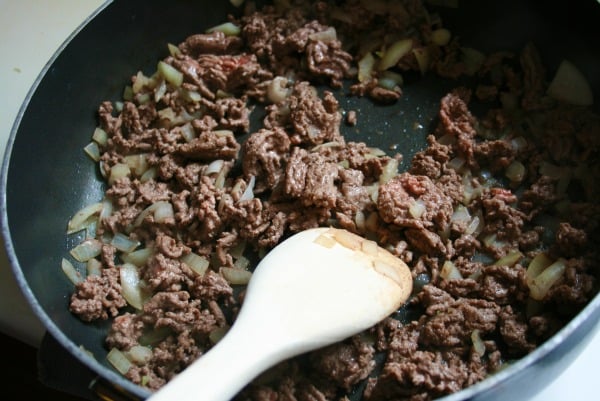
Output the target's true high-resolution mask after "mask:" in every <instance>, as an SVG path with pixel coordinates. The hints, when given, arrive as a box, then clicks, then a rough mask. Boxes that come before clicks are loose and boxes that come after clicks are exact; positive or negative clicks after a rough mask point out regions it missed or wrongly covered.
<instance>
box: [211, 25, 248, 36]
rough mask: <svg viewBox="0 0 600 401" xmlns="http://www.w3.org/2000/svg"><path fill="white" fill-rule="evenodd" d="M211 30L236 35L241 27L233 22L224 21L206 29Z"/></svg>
mask: <svg viewBox="0 0 600 401" xmlns="http://www.w3.org/2000/svg"><path fill="white" fill-rule="evenodd" d="M213 32H223V33H224V34H225V36H238V35H239V34H240V32H241V29H240V27H239V26H238V25H236V24H234V23H233V22H224V23H222V24H219V25H216V26H213V27H212V28H208V29H207V30H206V33H213Z"/></svg>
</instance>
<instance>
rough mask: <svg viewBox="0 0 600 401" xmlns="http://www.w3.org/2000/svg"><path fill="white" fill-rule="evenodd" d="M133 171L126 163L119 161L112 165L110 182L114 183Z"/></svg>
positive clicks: (109, 176)
mask: <svg viewBox="0 0 600 401" xmlns="http://www.w3.org/2000/svg"><path fill="white" fill-rule="evenodd" d="M130 173H131V171H130V170H129V166H128V165H127V164H125V163H117V164H115V165H114V166H112V167H111V169H110V173H109V175H108V184H109V185H113V184H114V183H115V182H116V181H117V180H119V179H121V178H124V177H127V176H129V174H130Z"/></svg>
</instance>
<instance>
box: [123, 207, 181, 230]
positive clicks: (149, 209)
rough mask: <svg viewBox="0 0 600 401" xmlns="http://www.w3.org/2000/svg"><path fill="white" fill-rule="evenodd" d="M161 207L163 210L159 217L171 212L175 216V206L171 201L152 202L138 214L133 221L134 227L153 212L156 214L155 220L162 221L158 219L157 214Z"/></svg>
mask: <svg viewBox="0 0 600 401" xmlns="http://www.w3.org/2000/svg"><path fill="white" fill-rule="evenodd" d="M159 209H161V211H160V212H159V216H158V217H161V218H164V217H166V216H167V215H168V214H169V213H170V214H171V216H174V212H173V206H172V205H171V204H170V203H169V202H167V201H158V202H155V203H153V204H151V205H150V206H148V207H147V208H145V209H144V210H142V211H141V212H140V214H138V216H137V217H136V218H135V220H134V222H133V226H134V227H138V226H139V225H140V224H142V222H143V221H144V219H145V218H146V217H148V216H149V215H150V214H152V215H153V216H154V221H156V222H157V223H160V222H161V221H158V219H157V215H156V212H157V210H159Z"/></svg>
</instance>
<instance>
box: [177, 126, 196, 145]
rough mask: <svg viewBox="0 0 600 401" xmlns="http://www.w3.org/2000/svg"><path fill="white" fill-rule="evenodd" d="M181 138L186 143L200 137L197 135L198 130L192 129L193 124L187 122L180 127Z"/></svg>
mask: <svg viewBox="0 0 600 401" xmlns="http://www.w3.org/2000/svg"><path fill="white" fill-rule="evenodd" d="M180 129H181V130H180V132H181V136H183V138H184V139H185V141H186V142H191V141H192V140H193V139H194V138H196V137H197V136H198V135H197V134H196V130H194V127H192V124H191V123H189V122H187V123H185V124H183V125H182V126H181V127H180Z"/></svg>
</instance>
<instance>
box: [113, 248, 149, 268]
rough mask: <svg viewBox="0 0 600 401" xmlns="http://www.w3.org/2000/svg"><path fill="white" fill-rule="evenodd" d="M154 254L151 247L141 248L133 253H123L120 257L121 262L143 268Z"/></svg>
mask: <svg viewBox="0 0 600 401" xmlns="http://www.w3.org/2000/svg"><path fill="white" fill-rule="evenodd" d="M153 254H154V249H152V248H151V247H148V248H141V249H138V250H135V251H133V252H128V253H123V254H122V255H120V257H121V260H123V262H125V263H131V264H133V265H136V266H138V267H139V266H143V265H144V264H145V263H146V262H147V261H148V259H150V257H151V256H152V255H153Z"/></svg>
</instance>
